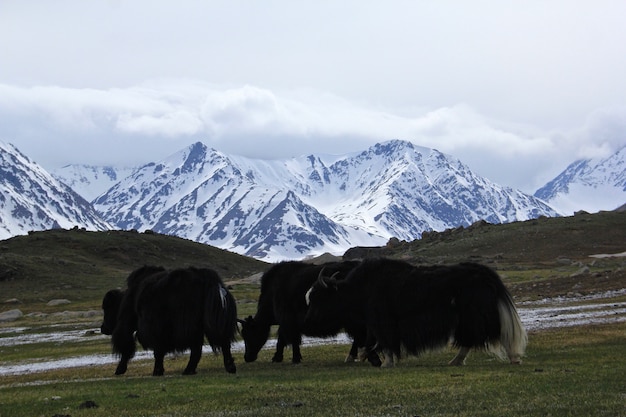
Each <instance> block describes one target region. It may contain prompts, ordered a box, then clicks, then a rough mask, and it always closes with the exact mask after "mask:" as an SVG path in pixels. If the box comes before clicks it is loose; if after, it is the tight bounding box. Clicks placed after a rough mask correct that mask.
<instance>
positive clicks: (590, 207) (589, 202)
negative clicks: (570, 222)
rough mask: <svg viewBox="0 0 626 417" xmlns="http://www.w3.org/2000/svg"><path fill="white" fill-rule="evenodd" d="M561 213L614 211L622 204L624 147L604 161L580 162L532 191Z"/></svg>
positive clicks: (625, 191)
mask: <svg viewBox="0 0 626 417" xmlns="http://www.w3.org/2000/svg"><path fill="white" fill-rule="evenodd" d="M535 197H537V198H541V199H542V200H544V201H546V202H548V203H549V204H550V205H551V206H552V207H555V208H556V209H557V210H559V211H560V212H562V213H564V214H573V213H574V212H576V211H579V210H585V211H588V212H590V213H594V212H597V211H600V210H614V209H616V208H618V207H620V206H622V205H623V204H624V203H625V202H626V146H624V147H623V148H621V149H620V150H619V151H617V152H615V153H614V154H613V155H611V156H609V157H608V158H602V159H581V160H578V161H575V162H573V163H572V164H570V165H569V166H568V167H567V168H566V169H565V171H563V172H562V173H561V174H559V175H558V176H557V177H556V178H554V179H553V180H552V181H550V182H548V183H547V184H546V185H544V186H543V187H541V188H540V189H538V190H537V191H536V192H535Z"/></svg>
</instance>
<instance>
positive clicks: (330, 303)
mask: <svg viewBox="0 0 626 417" xmlns="http://www.w3.org/2000/svg"><path fill="white" fill-rule="evenodd" d="M324 272H325V271H324V269H322V270H321V271H320V273H319V275H318V277H317V281H316V282H315V283H314V284H313V285H312V286H311V288H310V289H309V291H307V293H306V295H305V299H306V303H307V306H308V310H307V313H306V317H305V319H304V322H305V324H306V325H307V326H311V327H312V326H317V327H319V326H320V325H322V324H324V323H326V324H327V325H330V324H331V323H332V322H336V321H337V320H338V319H339V318H340V311H339V309H340V302H339V286H340V283H339V282H338V281H337V275H338V274H339V272H335V273H334V274H333V275H331V276H326V275H324Z"/></svg>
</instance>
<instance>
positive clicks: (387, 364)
mask: <svg viewBox="0 0 626 417" xmlns="http://www.w3.org/2000/svg"><path fill="white" fill-rule="evenodd" d="M383 355H384V356H385V361H384V362H383V363H382V365H380V367H381V368H393V367H394V366H395V362H394V361H393V352H392V351H391V350H390V349H385V350H384V351H383Z"/></svg>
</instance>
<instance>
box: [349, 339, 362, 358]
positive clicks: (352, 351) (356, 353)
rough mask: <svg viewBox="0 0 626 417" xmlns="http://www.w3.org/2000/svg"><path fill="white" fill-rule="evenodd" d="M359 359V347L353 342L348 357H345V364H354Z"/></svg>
mask: <svg viewBox="0 0 626 417" xmlns="http://www.w3.org/2000/svg"><path fill="white" fill-rule="evenodd" d="M359 357H360V355H359V346H358V344H357V342H356V340H355V341H353V342H352V346H351V347H350V352H348V356H346V362H356V361H357V360H358V359H359Z"/></svg>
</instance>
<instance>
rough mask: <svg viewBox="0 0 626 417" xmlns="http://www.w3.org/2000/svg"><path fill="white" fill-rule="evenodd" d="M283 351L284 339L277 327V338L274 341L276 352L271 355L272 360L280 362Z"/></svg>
mask: <svg viewBox="0 0 626 417" xmlns="http://www.w3.org/2000/svg"><path fill="white" fill-rule="evenodd" d="M284 351H285V340H284V338H283V336H282V334H281V332H280V329H278V340H277V341H276V353H274V356H272V362H282V361H283V352H284Z"/></svg>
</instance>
